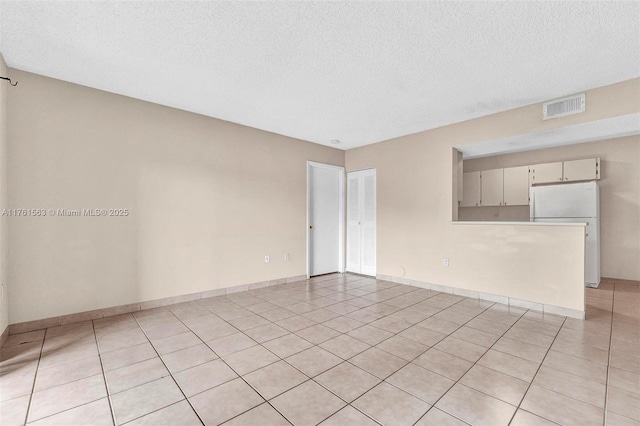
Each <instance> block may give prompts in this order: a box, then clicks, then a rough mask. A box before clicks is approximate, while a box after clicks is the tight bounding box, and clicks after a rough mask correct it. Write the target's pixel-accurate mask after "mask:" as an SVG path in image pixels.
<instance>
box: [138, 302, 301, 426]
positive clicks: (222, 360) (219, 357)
mask: <svg viewBox="0 0 640 426" xmlns="http://www.w3.org/2000/svg"><path fill="white" fill-rule="evenodd" d="M196 302H197V301H196ZM231 302H233V301H231ZM198 305H200V303H198ZM236 305H237V304H236ZM200 306H202V305H200ZM238 306H240V305H238ZM203 308H205V309H207V310H208V311H209V312H211V311H210V310H209V309H208V308H207V307H205V306H203ZM167 310H168V311H169V312H171V314H172V315H173V316H174V317H175V318H176V319H178V321H180V323H181V324H183V325H184V326H185V327H187V328H188V329H189V330H190V331H191V332H192V333H193V334H194V335H195V336H196V337H197V338H198V339H200V341H201V342H202V344H204V345H205V346H206V347H207V348H209V350H211V352H213V353H214V354H216V356H218V359H219V360H220V361H221V362H223V363H224V364H225V365H226V366H227V367H228V368H229V369H230V370H231V371H233V372H234V374H236V375H237V376H238V377H237V378H239V379H242V381H243V382H244V383H245V384H246V385H247V386H249V387H250V388H251V389H252V390H253V391H254V392H255V393H256V394H258V395H259V396H260V398H262V399H263V400H264V402H266V403H267V404H269V405H270V406H271V408H273V409H274V410H276V411H277V412H278V413H279V414H280V415H281V416H282V417H283V418H284V419H285V420H287V421H288V422H289V419H287V418H286V417H285V416H284V414H282V413H280V411H278V409H276V408H275V407H274V406H273V405H272V404H271V403H270V402H269V400H267V399H266V398H264V397H263V396H262V394H261V393H260V392H258V390H257V389H255V388H254V387H253V386H251V384H250V383H249V382H247V381H246V380H245V379H244V377H242V375H241V374H239V373H238V372H237V371H236V370H235V369H234V368H233V367H231V366H230V365H229V364H228V363H227V362H226V361H225V360H224V359H223V358H222V357H221V356H219V355H218V353H216V351H214V350H213V349H211V347H209V345H207V343H206V342H205V341H204V340H202V339H201V338H200V336H198V335H197V334H196V333H195V332H194V331H193V330H192V329H191V327H189V326H188V325H187V324H185V323H184V322H183V321H182V320H181V319H180V318H179V317H178V316H177V315H176V314H175V313H174V312H172V311H170V310H169V309H167ZM211 313H212V314H213V315H215V313H213V312H211ZM216 317H217V315H216ZM218 318H220V317H218ZM220 319H221V320H222V321H224V322H225V323H226V324H229V325H230V326H231V327H233V328H235V329H236V330H238V332H240V333H242V334H244V333H243V332H242V331H240V330H239V329H238V328H236V327H234V326H233V324H230V323H229V322H227V321H226V320H225V319H223V318H220ZM136 321H137V319H136ZM141 328H142V327H141ZM143 332H144V330H143ZM145 336H146V333H145ZM223 337H224V336H223ZM147 338H148V337H147ZM252 340H253V339H252ZM149 343H151V340H149ZM256 343H257V344H258V345H259V346H262V344H261V343H258V342H256ZM151 346H153V344H152V343H151ZM262 347H264V346H262ZM264 349H265V350H267V351H269V349H268V348H264ZM154 350H155V347H154ZM156 352H157V351H156ZM269 353H272V354H273V355H274V356H275V357H277V358H278V359H280V357H279V356H278V355H276V354H274V353H273V352H271V351H269ZM158 356H159V357H160V355H159V354H158ZM160 359H161V360H162V358H160ZM214 361H215V360H214ZM162 362H163V363H164V361H162ZM276 362H278V361H275V362H272V363H270V364H268V365H265V366H264V367H267V366H269V365H272V364H275V363H276ZM198 365H202V364H198ZM165 367H166V366H165ZM194 367H197V365H196V366H194ZM264 367H261V368H264ZM190 368H193V367H190ZM185 370H188V368H187V369H185ZM185 370H181V371H185ZM167 371H169V374H170V375H171V378H172V379H173V381H174V382H175V383H176V386H177V387H178V389H180V392H182V394H183V395H184V397H185V399H186V400H187V402H188V403H189V406H191V409H192V410H193V411H194V412H195V413H196V415H197V416H198V418H199V419H200V421H201V422H202V424H206V423H205V422H204V420H203V419H202V417H200V414H198V411H197V410H196V409H195V407H194V406H193V405H192V404H191V401H190V400H189V398H188V397H187V395H186V394H185V393H184V392H183V390H182V388H181V387H180V385H179V384H178V383H177V382H176V380H175V378H174V377H173V373H172V372H171V371H170V370H169V369H168V368H167ZM254 371H256V370H254ZM247 374H249V373H247ZM305 376H306V375H305ZM233 380H236V378H233V379H231V380H228V381H226V382H224V383H220V384H219V385H218V386H222V385H223V384H225V383H229V382H231V381H233ZM305 382H306V380H305ZM218 386H213V387H211V388H209V389H206V390H204V391H202V392H198V393H197V394H195V395H199V394H201V393H204V392H207V391H209V390H210V389H214V388H217V387H218ZM195 395H192V397H193V396H195ZM262 404H263V403H260V404H258V405H255V406H253V407H251V408H249V409H247V410H245V411H243V412H241V413H238V414H237V415H235V416H233V417H231V418H229V419H227V420H224V422H223V423H227V422H229V421H231V420H232V419H234V418H236V417H238V416H241V415H243V414H244V413H246V412H248V411H251V410H253V409H254V408H256V407H259V406H260V405H262ZM163 408H164V407H163ZM289 423H291V422H289ZM291 424H293V423H291Z"/></svg>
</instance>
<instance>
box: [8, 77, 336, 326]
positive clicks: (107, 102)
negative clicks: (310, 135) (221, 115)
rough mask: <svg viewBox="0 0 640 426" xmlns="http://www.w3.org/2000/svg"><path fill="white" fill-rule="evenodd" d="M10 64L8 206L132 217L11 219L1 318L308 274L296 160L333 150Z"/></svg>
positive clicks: (301, 165)
mask: <svg viewBox="0 0 640 426" xmlns="http://www.w3.org/2000/svg"><path fill="white" fill-rule="evenodd" d="M11 72H12V76H14V77H16V78H17V79H18V80H20V84H19V86H18V87H16V88H13V90H12V91H10V94H9V102H10V105H11V108H10V109H9V122H10V123H11V126H10V128H9V179H10V187H9V202H10V205H11V207H13V208H43V209H82V208H106V209H109V208H122V209H129V211H130V215H129V216H128V217H124V218H123V217H107V218H104V217H50V216H47V217H44V218H34V217H32V218H12V219H11V220H10V232H9V243H10V244H11V247H12V250H11V252H10V257H9V260H10V264H11V269H10V277H9V278H10V282H11V293H10V296H11V317H10V320H11V323H17V322H22V321H28V320H35V319H38V318H46V317H52V316H57V315H64V314H69V313H75V312H80V311H86V310H91V309H97V308H101V307H109V306H115V305H122V304H128V303H134V302H138V301H144V300H152V299H157V298H164V297H169V296H175V295H182V294H188V293H194V292H198V291H204V290H209V289H215V288H221V287H227V286H234V285H241V284H246V283H252V282H259V281H265V280H271V279H277V278H282V277H288V276H296V275H303V274H305V273H306V263H305V256H306V161H307V160H313V161H318V162H323V163H329V164H336V165H343V164H344V152H343V151H340V150H336V149H332V148H328V147H324V146H321V145H317V144H312V143H308V142H303V141H300V140H295V139H291V138H287V137H284V136H280V135H276V134H272V133H268V132H264V131H260V130H256V129H253V128H248V127H244V126H240V125H236V124H232V123H228V122H224V121H220V120H216V119H212V118H208V117H204V116H199V115H196V114H192V113H187V112H184V111H179V110H175V109H171V108H167V107H162V106H159V105H155V104H150V103H146V102H142V101H138V100H135V99H131V98H127V97H123V96H118V95H114V94H109V93H106V92H102V91H98V90H94V89H90V88H86V87H82V86H78V85H74V84H69V83H65V82H61V81H58V80H53V79H50V78H45V77H42V76H37V75H34V74H29V73H26V72H21V71H17V70H12V71H11ZM285 252H289V253H291V260H290V261H289V262H285V261H284V253H285ZM266 254H269V255H270V256H271V262H270V263H268V264H265V263H264V255H266Z"/></svg>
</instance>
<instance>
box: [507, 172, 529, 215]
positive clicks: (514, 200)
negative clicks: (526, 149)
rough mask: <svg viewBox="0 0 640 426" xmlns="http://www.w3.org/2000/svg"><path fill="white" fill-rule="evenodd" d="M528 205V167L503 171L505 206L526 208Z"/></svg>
mask: <svg viewBox="0 0 640 426" xmlns="http://www.w3.org/2000/svg"><path fill="white" fill-rule="evenodd" d="M528 204H529V166H521V167H509V168H506V169H504V204H503V205H505V206H526V205H528Z"/></svg>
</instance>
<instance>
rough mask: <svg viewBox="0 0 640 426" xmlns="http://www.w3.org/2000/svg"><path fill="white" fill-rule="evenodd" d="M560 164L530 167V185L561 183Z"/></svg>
mask: <svg viewBox="0 0 640 426" xmlns="http://www.w3.org/2000/svg"><path fill="white" fill-rule="evenodd" d="M562 181H563V178H562V162H561V161H560V162H558V163H546V164H536V165H535V166H531V184H532V185H537V184H539V183H559V182H562Z"/></svg>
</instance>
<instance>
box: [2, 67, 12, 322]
mask: <svg viewBox="0 0 640 426" xmlns="http://www.w3.org/2000/svg"><path fill="white" fill-rule="evenodd" d="M0 75H1V76H2V77H8V73H7V64H6V63H5V62H4V58H3V57H2V55H1V54H0ZM9 89H15V87H11V86H9V82H8V81H5V80H0V212H1V211H2V210H4V209H6V208H7V92H8V91H9ZM7 256H8V236H7V217H6V216H0V284H2V285H4V286H5V287H4V295H3V297H2V301H0V334H2V332H4V330H5V329H6V328H7V325H9V294H8V289H7V283H8V281H7V278H8V277H7V265H8V263H7V261H8V258H7Z"/></svg>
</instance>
